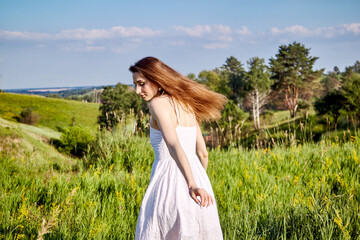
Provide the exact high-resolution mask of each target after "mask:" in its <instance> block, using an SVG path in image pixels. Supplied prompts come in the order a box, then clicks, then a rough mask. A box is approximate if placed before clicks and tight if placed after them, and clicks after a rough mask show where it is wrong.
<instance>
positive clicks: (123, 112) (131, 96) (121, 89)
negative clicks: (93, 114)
mask: <svg viewBox="0 0 360 240" xmlns="http://www.w3.org/2000/svg"><path fill="white" fill-rule="evenodd" d="M100 97H101V105H100V108H99V110H100V115H99V116H98V123H99V124H100V127H101V128H102V129H103V128H105V129H114V128H115V127H116V126H117V124H118V123H119V122H120V121H121V120H122V119H125V120H126V116H127V115H128V114H129V113H130V111H134V112H135V113H136V114H141V111H142V112H144V111H147V110H146V109H145V108H144V103H143V101H142V100H141V98H140V97H139V96H137V94H136V93H135V92H134V91H130V90H129V87H128V86H127V85H122V84H120V83H118V84H117V85H116V86H115V87H114V88H113V87H111V86H108V87H105V88H104V91H103V92H102V93H101V96H100Z"/></svg>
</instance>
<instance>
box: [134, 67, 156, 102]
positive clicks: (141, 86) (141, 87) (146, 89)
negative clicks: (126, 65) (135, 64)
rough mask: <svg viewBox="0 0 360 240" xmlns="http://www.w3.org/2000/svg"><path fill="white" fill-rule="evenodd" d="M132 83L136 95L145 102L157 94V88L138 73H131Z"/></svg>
mask: <svg viewBox="0 0 360 240" xmlns="http://www.w3.org/2000/svg"><path fill="white" fill-rule="evenodd" d="M133 82H134V84H135V87H136V94H139V95H140V97H142V99H144V100H145V101H150V100H151V99H153V98H154V97H155V96H157V95H158V94H159V87H158V86H157V85H156V84H155V83H153V82H151V81H150V80H148V79H146V78H145V77H143V76H142V75H140V73H138V72H134V73H133Z"/></svg>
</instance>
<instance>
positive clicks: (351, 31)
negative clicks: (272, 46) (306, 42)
mask: <svg viewBox="0 0 360 240" xmlns="http://www.w3.org/2000/svg"><path fill="white" fill-rule="evenodd" d="M270 33H271V35H273V36H279V35H291V36H300V37H323V38H335V37H337V36H342V35H357V34H359V33H360V23H350V24H343V25H337V26H330V27H322V28H315V29H307V28H305V27H304V26H301V25H293V26H289V27H286V28H284V29H279V28H276V27H273V28H271V29H270Z"/></svg>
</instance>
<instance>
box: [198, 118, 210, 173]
mask: <svg viewBox="0 0 360 240" xmlns="http://www.w3.org/2000/svg"><path fill="white" fill-rule="evenodd" d="M196 155H197V156H198V158H199V159H200V162H201V165H203V167H204V169H205V171H206V169H207V165H208V162H209V155H208V151H207V149H206V144H205V141H204V137H203V136H202V133H201V129H200V126H199V123H198V122H196Z"/></svg>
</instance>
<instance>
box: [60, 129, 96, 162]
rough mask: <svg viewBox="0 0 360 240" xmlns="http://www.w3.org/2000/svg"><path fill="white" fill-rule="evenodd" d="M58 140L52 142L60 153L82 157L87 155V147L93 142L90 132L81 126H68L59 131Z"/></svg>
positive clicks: (93, 138)
mask: <svg viewBox="0 0 360 240" xmlns="http://www.w3.org/2000/svg"><path fill="white" fill-rule="evenodd" d="M61 131H62V135H61V137H60V140H53V143H54V145H55V146H56V147H57V148H58V150H59V151H60V152H63V153H66V154H71V155H73V156H75V157H83V156H85V154H87V153H88V149H89V145H90V144H91V143H92V142H93V141H94V140H95V137H94V136H93V135H92V134H91V133H90V131H89V130H88V129H86V128H84V127H82V126H70V127H68V128H64V129H62V130H61Z"/></svg>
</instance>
